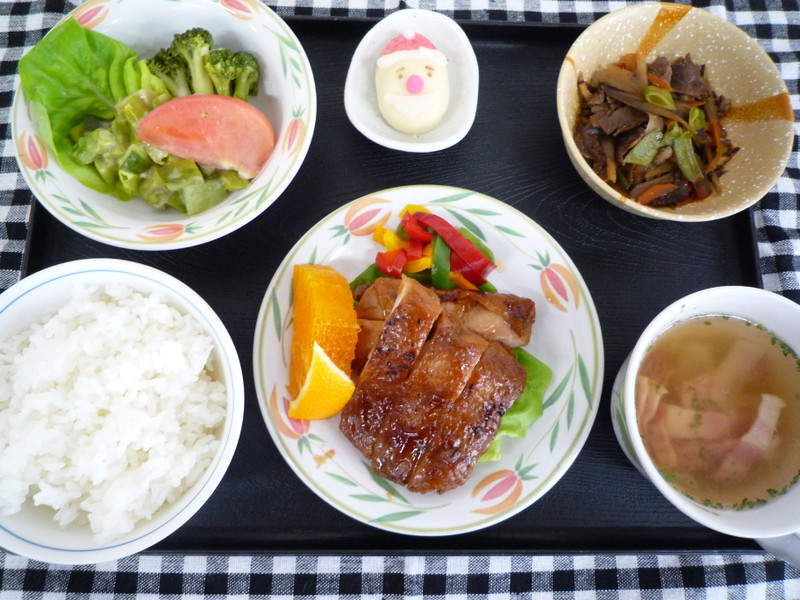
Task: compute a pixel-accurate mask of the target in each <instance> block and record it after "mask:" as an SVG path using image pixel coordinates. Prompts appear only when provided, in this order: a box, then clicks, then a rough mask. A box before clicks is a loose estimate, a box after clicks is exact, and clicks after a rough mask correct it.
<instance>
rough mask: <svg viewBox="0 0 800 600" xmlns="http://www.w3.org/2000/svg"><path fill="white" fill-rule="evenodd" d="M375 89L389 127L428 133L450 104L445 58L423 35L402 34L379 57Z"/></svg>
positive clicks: (405, 131)
mask: <svg viewBox="0 0 800 600" xmlns="http://www.w3.org/2000/svg"><path fill="white" fill-rule="evenodd" d="M375 90H376V92H377V94H378V108H379V109H380V111H381V115H383V118H384V119H386V122H387V123H389V125H391V126H392V127H394V128H395V129H396V130H398V131H400V132H402V133H408V134H419V133H425V132H426V131H430V130H431V129H433V128H434V127H436V126H437V125H438V124H439V121H440V120H441V119H442V116H443V115H444V113H445V111H447V105H448V104H449V103H450V82H449V78H448V75H447V57H446V56H445V55H444V54H443V53H442V52H440V51H439V50H437V49H436V46H434V45H433V44H432V43H431V42H430V40H428V38H426V37H425V36H423V35H421V34H419V33H415V32H413V31H407V32H405V33H402V34H400V35H398V36H397V37H395V38H393V39H392V40H390V41H389V43H388V44H386V46H385V47H384V49H383V51H382V52H381V55H380V56H379V57H378V61H377V70H376V71H375Z"/></svg>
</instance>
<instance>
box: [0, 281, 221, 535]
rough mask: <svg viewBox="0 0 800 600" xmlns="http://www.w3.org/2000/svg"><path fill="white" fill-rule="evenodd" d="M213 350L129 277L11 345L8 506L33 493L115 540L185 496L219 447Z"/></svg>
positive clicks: (4, 489) (1, 351)
mask: <svg viewBox="0 0 800 600" xmlns="http://www.w3.org/2000/svg"><path fill="white" fill-rule="evenodd" d="M212 349H213V340H212V338H211V337H210V336H209V335H208V334H207V333H206V332H204V330H203V328H202V327H201V325H200V323H199V322H198V321H197V319H195V318H194V317H192V316H190V315H183V314H181V313H180V312H179V311H178V310H177V309H176V308H174V307H173V306H171V305H170V304H169V303H168V302H167V301H166V299H165V298H164V297H162V296H160V295H158V294H142V293H140V292H137V291H134V290H132V289H131V288H129V287H127V286H125V285H120V284H107V285H105V286H101V287H99V288H98V287H92V288H90V287H86V286H78V287H76V289H75V290H73V294H72V299H71V300H70V302H69V303H68V304H66V305H65V306H64V307H63V308H61V309H60V310H59V311H58V313H57V314H56V315H54V316H53V317H52V318H50V319H49V320H48V321H46V322H45V323H40V324H36V325H34V326H32V327H30V328H29V329H27V330H26V331H23V332H21V333H20V334H18V335H16V336H14V337H13V338H11V339H8V340H3V341H0V511H2V512H3V513H5V514H12V513H15V512H17V511H19V510H20V509H21V508H22V506H23V504H24V503H25V502H26V501H27V500H28V499H32V502H33V503H34V504H36V505H45V506H49V507H52V508H53V509H54V510H55V515H54V518H55V520H56V521H57V522H58V523H60V524H61V525H68V524H70V523H80V524H86V523H87V522H88V524H89V526H90V527H91V530H92V532H93V534H94V537H95V539H96V540H97V541H100V542H105V541H109V540H112V539H115V538H118V537H120V536H123V535H125V534H126V533H129V532H130V531H131V530H132V529H133V527H134V525H135V524H136V523H137V522H139V521H140V520H142V519H149V518H151V517H152V515H153V513H155V512H156V511H157V510H158V509H159V508H160V507H161V506H162V505H164V504H165V503H171V502H174V501H175V500H177V499H178V498H179V497H180V496H181V495H182V494H183V493H184V492H185V491H186V490H187V489H188V488H189V487H191V486H192V485H193V484H194V483H196V482H197V481H198V479H199V478H200V477H201V476H202V475H203V473H204V471H205V470H206V468H207V467H208V465H209V464H210V463H211V461H212V459H213V458H214V455H215V454H216V452H217V449H218V447H219V444H220V440H219V437H220V436H219V434H220V428H221V424H222V423H223V421H224V419H225V413H226V405H227V398H226V393H225V386H224V385H223V384H222V383H221V382H220V381H217V380H215V379H214V377H215V374H214V372H213V365H212V360H211V353H212Z"/></svg>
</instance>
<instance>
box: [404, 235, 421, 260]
mask: <svg viewBox="0 0 800 600" xmlns="http://www.w3.org/2000/svg"><path fill="white" fill-rule="evenodd" d="M424 247H425V242H421V241H420V240H416V239H414V238H409V239H408V247H407V248H406V254H408V260H417V259H418V258H422V249H423V248H424Z"/></svg>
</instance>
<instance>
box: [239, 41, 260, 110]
mask: <svg viewBox="0 0 800 600" xmlns="http://www.w3.org/2000/svg"><path fill="white" fill-rule="evenodd" d="M233 64H234V66H235V67H236V79H235V80H234V82H233V95H234V96H235V97H236V98H239V100H244V101H245V102H247V101H248V100H249V99H250V96H251V95H253V96H255V95H256V94H257V93H258V78H259V75H260V69H259V66H258V61H257V60H256V58H255V56H253V55H252V54H250V53H249V52H237V53H236V54H234V55H233Z"/></svg>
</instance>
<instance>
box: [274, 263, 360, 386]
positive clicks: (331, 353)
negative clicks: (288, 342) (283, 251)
mask: <svg viewBox="0 0 800 600" xmlns="http://www.w3.org/2000/svg"><path fill="white" fill-rule="evenodd" d="M293 275H294V277H293V280H292V294H293V297H294V300H293V302H294V308H293V324H292V329H293V337H292V348H291V358H290V362H289V393H290V394H291V396H292V398H296V397H297V395H298V394H299V393H300V388H301V387H303V385H304V383H305V381H306V375H307V373H308V370H309V368H310V366H311V358H312V354H313V347H314V343H317V344H319V346H320V347H321V348H322V350H323V351H324V352H325V354H326V355H327V356H328V358H330V360H331V361H332V362H333V364H335V365H336V366H337V367H338V368H339V369H340V370H342V371H344V372H345V373H347V374H348V375H349V373H350V364H351V363H352V362H353V358H354V357H355V349H356V343H357V341H358V319H357V317H356V310H355V307H354V306H353V294H352V293H351V291H350V284H349V283H348V281H347V279H345V277H344V275H342V274H341V273H339V272H338V271H336V270H335V269H333V268H332V267H328V266H325V265H295V267H294V273H293Z"/></svg>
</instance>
